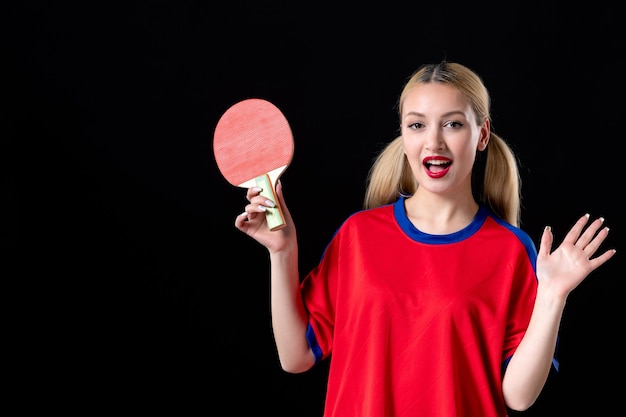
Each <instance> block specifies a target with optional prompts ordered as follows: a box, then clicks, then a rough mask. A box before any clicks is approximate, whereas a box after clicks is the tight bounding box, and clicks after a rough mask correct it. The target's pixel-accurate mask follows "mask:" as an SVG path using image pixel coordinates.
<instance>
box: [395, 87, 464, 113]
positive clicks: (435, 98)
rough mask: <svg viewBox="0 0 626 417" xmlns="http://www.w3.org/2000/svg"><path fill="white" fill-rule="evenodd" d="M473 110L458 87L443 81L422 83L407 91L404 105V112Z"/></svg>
mask: <svg viewBox="0 0 626 417" xmlns="http://www.w3.org/2000/svg"><path fill="white" fill-rule="evenodd" d="M451 111H461V112H463V113H466V114H467V112H468V111H471V105H470V102H469V100H468V99H467V97H465V95H463V93H461V92H460V91H459V90H458V89H457V88H455V87H453V86H451V85H448V84H442V83H428V84H420V85H417V86H415V87H413V88H412V89H411V90H410V91H408V92H407V94H406V96H405V99H404V103H403V105H402V114H403V115H405V114H407V113H420V114H424V115H429V114H433V115H436V114H441V113H449V112H451Z"/></svg>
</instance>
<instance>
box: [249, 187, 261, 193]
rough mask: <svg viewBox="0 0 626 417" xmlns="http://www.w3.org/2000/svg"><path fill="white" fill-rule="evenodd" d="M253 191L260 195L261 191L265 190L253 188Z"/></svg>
mask: <svg viewBox="0 0 626 417" xmlns="http://www.w3.org/2000/svg"><path fill="white" fill-rule="evenodd" d="M252 191H256V192H257V193H260V192H261V191H263V189H262V188H261V187H252Z"/></svg>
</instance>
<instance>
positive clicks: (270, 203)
mask: <svg viewBox="0 0 626 417" xmlns="http://www.w3.org/2000/svg"><path fill="white" fill-rule="evenodd" d="M265 204H267V205H268V206H270V207H276V204H274V202H273V201H272V200H265Z"/></svg>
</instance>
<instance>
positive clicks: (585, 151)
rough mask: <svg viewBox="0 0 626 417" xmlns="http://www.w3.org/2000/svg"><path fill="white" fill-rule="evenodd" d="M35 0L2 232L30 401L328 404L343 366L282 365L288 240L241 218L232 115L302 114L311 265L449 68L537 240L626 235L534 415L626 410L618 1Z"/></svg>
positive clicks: (597, 281)
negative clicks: (482, 104)
mask: <svg viewBox="0 0 626 417" xmlns="http://www.w3.org/2000/svg"><path fill="white" fill-rule="evenodd" d="M14 3H15V4H14V5H9V6H8V7H5V9H4V11H3V12H2V13H3V23H2V38H3V45H4V46H3V47H4V51H5V52H4V53H3V63H4V64H3V67H5V69H8V70H9V74H8V75H5V79H4V81H5V88H4V89H3V91H4V93H3V94H2V96H3V99H4V100H5V103H6V104H7V106H5V107H6V110H5V111H4V113H3V118H4V119H5V121H4V122H3V123H2V125H3V126H2V130H3V132H4V133H3V134H2V141H1V148H0V170H1V172H2V183H1V185H2V195H3V204H2V209H1V211H0V214H2V223H1V225H0V227H1V229H0V230H1V232H2V233H1V236H2V249H3V253H4V258H5V262H3V264H4V265H6V266H7V271H17V272H8V273H7V277H8V278H9V279H8V280H7V282H10V283H13V282H16V283H18V284H19V286H18V287H17V288H16V289H15V291H9V292H8V293H7V294H8V297H9V298H10V299H11V300H12V301H14V302H15V304H16V307H15V308H14V309H11V311H10V314H9V317H8V320H9V322H10V323H16V326H15V328H16V330H17V331H18V333H17V335H18V337H16V338H15V340H16V344H15V345H16V347H17V348H18V353H22V354H23V355H20V356H19V358H20V359H19V360H16V364H17V365H18V367H19V368H21V369H23V371H22V372H20V373H19V378H16V379H15V381H13V388H15V389H16V390H17V391H18V392H19V393H22V394H26V396H27V397H26V399H25V400H24V401H23V402H22V407H24V408H30V407H35V406H41V407H44V409H47V410H54V411H60V412H68V413H73V412H78V413H81V414H93V413H94V412H96V411H103V410H106V411H111V412H118V411H119V412H122V411H125V412H166V411H168V412H169V414H174V415H189V414H191V413H192V410H194V411H193V414H197V415H218V414H219V415H248V414H250V413H252V412H259V413H270V415H273V416H282V415H285V416H320V415H321V410H322V407H323V396H324V381H325V372H326V366H327V364H324V365H321V366H320V367H318V368H316V369H314V370H312V371H310V372H309V373H306V374H301V375H289V374H286V373H284V372H283V371H281V370H280V367H279V364H278V360H277V358H276V353H275V350H274V344H273V339H272V334H271V328H270V317H269V278H268V266H269V264H268V260H267V254H266V251H265V250H264V249H263V248H262V247H260V246H259V245H258V244H256V242H253V241H252V240H251V239H249V238H247V237H246V236H245V235H243V234H241V233H239V232H238V231H237V230H236V229H235V228H234V226H233V222H234V218H235V216H236V215H237V214H238V213H239V212H241V211H242V210H243V207H244V205H245V198H244V196H245V191H244V190H243V189H236V188H235V187H233V186H231V185H230V184H228V183H227V182H226V181H225V180H224V179H223V178H222V177H221V175H220V174H219V171H218V170H217V166H216V164H215V162H214V159H213V154H212V133H213V129H214V127H215V125H216V123H217V120H218V119H219V117H220V116H221V114H222V113H223V112H224V111H225V110H226V109H227V108H228V107H230V106H231V105H232V104H234V103H235V102H237V101H239V100H242V99H244V98H249V97H260V98H265V99H268V100H270V101H272V102H273V103H274V104H276V105H277V106H278V107H279V108H281V110H282V111H283V113H285V115H286V116H287V118H288V120H289V122H290V124H291V127H292V130H293V133H294V139H295V143H296V146H295V155H294V159H293V162H292V165H291V166H290V167H289V169H288V170H287V171H286V172H285V174H284V175H283V178H282V182H283V185H284V190H285V195H286V198H287V202H288V204H289V208H290V210H291V212H292V215H293V216H294V219H295V221H296V223H297V225H298V232H299V239H300V254H301V265H300V266H301V272H303V273H304V272H306V271H307V270H309V269H310V268H312V267H313V265H314V264H315V263H316V262H317V260H318V259H319V257H320V255H321V252H322V250H323V248H324V246H325V244H326V243H327V242H328V241H329V239H330V237H331V235H332V233H333V232H334V230H335V229H336V228H337V227H338V226H339V224H340V223H341V221H342V220H343V219H344V218H345V217H346V216H347V215H349V214H350V213H352V212H354V211H356V210H358V209H360V208H361V203H362V199H363V193H364V184H365V177H366V174H367V170H368V169H369V167H370V164H371V162H372V158H373V157H374V156H375V155H376V153H377V152H378V151H379V150H380V148H381V146H382V145H383V144H384V143H386V142H388V141H389V140H391V139H392V138H393V137H394V136H395V134H396V131H397V124H398V122H397V118H396V113H395V107H394V106H395V104H396V99H397V97H398V94H399V93H400V90H401V87H402V84H403V83H404V81H405V80H406V78H407V77H408V76H409V75H410V74H411V72H413V70H415V69H416V68H417V67H418V66H419V65H421V64H423V63H426V62H438V61H440V60H442V59H448V60H450V61H458V62H461V63H463V64H465V65H467V66H469V67H471V68H473V69H475V70H476V71H477V72H478V73H479V74H481V76H482V77H483V79H484V81H485V83H486V85H487V87H488V88H489V90H490V92H491V95H492V116H493V128H494V130H495V131H496V132H497V133H499V134H500V135H501V136H503V137H504V138H505V139H506V140H507V141H508V142H509V143H510V144H511V145H512V147H513V149H514V150H515V151H516V152H517V154H518V156H519V159H520V166H521V175H522V191H523V195H524V198H523V218H522V221H523V223H522V227H523V228H524V229H525V230H526V231H527V232H528V233H529V234H530V235H531V237H532V238H533V239H534V240H535V242H536V243H537V244H538V242H539V237H540V233H541V230H542V228H543V227H544V225H546V224H550V225H552V226H553V228H554V232H555V234H556V240H557V242H555V244H558V243H559V242H560V240H561V239H562V238H563V236H564V233H565V232H566V231H567V230H568V229H569V227H570V226H571V225H572V224H573V223H574V222H575V221H576V219H578V217H579V216H580V215H582V214H583V213H585V212H590V213H591V214H592V216H594V217H596V216H604V217H605V218H606V219H607V225H608V226H609V227H611V228H612V231H611V235H610V236H609V239H608V241H607V242H606V243H605V245H603V250H604V249H607V248H609V247H617V248H618V254H617V255H616V256H615V257H614V258H613V259H612V260H611V261H609V263H608V264H606V265H604V266H602V267H601V268H600V269H599V270H597V271H595V272H593V273H592V274H591V275H590V276H589V277H588V279H587V280H586V281H584V282H583V283H582V284H581V285H580V286H579V288H577V289H576V290H575V291H574V292H573V293H572V294H571V296H570V298H569V301H568V305H567V306H566V310H565V314H564V318H563V323H562V330H561V338H560V360H561V372H560V373H559V375H558V376H556V377H555V378H551V379H550V380H549V381H548V385H547V386H546V389H545V391H544V392H543V393H542V395H541V397H540V398H539V400H538V402H537V403H536V404H535V406H534V407H533V408H531V409H530V410H529V411H528V412H526V413H519V414H520V415H524V416H572V415H574V414H576V415H590V416H604V415H614V414H615V413H616V412H619V411H620V410H623V406H622V405H621V404H622V403H623V395H622V394H623V383H622V382H620V380H619V378H621V376H622V375H623V373H624V367H623V365H622V363H623V362H622V361H621V359H620V358H621V349H620V350H618V349H617V347H618V340H621V331H622V330H623V326H624V321H625V320H624V319H625V317H624V303H623V301H622V300H623V297H622V293H621V291H620V289H621V287H622V286H623V283H622V282H621V280H622V278H623V272H622V271H623V267H624V261H623V255H620V252H619V250H620V249H621V250H623V249H624V248H626V245H625V244H624V243H625V240H624V221H623V218H622V212H623V210H622V209H621V207H623V205H622V203H620V202H619V199H620V198H621V194H622V191H623V185H622V182H623V179H624V173H623V169H622V168H623V165H622V164H623V162H622V161H621V159H622V158H621V156H620V149H621V145H622V142H623V140H624V130H623V117H624V116H623V114H624V111H623V110H622V108H621V101H622V100H623V97H624V84H623V83H624V81H623V79H624V77H623V74H624V69H625V66H624V64H623V58H624V31H623V21H622V14H621V10H620V9H617V6H608V5H606V4H602V3H601V2H593V3H592V4H589V3H585V4H583V5H580V6H572V5H571V4H568V5H567V6H566V7H565V8H563V7H562V6H557V5H549V4H548V3H547V2H542V3H538V4H530V3H528V2H523V3H519V4H517V3H516V4H512V5H506V6H505V5H502V6H493V5H490V6H487V5H481V4H480V3H476V2H466V3H464V4H463V5H460V6H459V5H454V4H448V3H445V4H440V5H435V4H434V2H427V3H420V2H413V3H410V4H407V3H405V4H400V3H397V5H396V3H394V2H383V3H379V4H377V5H376V6H367V5H366V4H358V5H354V6H351V7H348V6H345V7H344V6H340V5H339V3H336V4H334V5H331V4H329V5H323V4H321V3H314V4H313V5H309V4H301V3H297V2H282V3H281V2H274V3H272V2H263V1H259V2H254V3H251V4H245V3H243V2H231V4H222V3H210V2H206V1H189V0H180V1H169V2H168V1H128V2H120V3H116V2H45V1H30V2H28V1H25V2H14ZM521 4H523V6H522V5H521ZM618 210H619V212H618ZM11 266H12V267H16V268H15V269H14V270H12V269H11ZM618 338H620V339H618ZM615 378H617V381H616V380H615ZM218 410H219V412H218ZM514 415H517V413H516V414H514Z"/></svg>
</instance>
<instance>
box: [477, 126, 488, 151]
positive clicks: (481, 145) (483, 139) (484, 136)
mask: <svg viewBox="0 0 626 417" xmlns="http://www.w3.org/2000/svg"><path fill="white" fill-rule="evenodd" d="M490 137H491V122H489V120H485V121H484V122H483V124H482V126H480V133H479V137H478V146H477V147H476V148H477V149H478V151H480V152H482V151H484V150H485V149H486V148H487V145H488V144H489V138H490Z"/></svg>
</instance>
